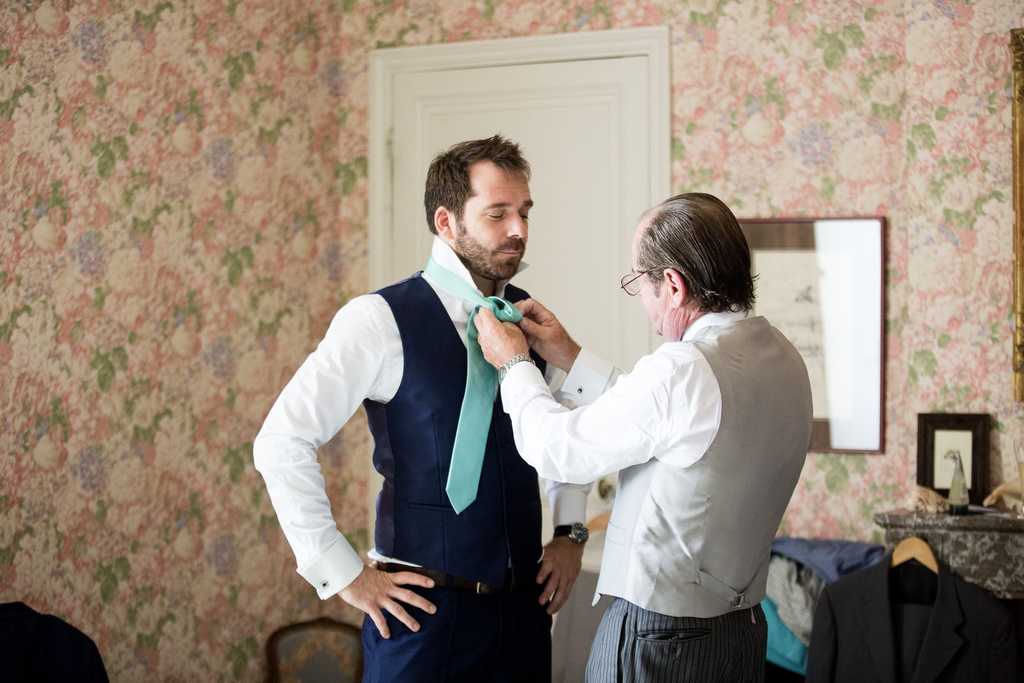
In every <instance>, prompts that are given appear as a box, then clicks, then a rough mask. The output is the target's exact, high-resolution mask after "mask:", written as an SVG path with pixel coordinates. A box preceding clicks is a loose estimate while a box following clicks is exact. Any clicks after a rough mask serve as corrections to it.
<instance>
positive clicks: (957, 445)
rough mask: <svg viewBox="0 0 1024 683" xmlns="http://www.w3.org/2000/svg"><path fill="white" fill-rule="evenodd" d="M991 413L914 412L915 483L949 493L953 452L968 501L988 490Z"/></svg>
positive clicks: (974, 501) (977, 501)
mask: <svg viewBox="0 0 1024 683" xmlns="http://www.w3.org/2000/svg"><path fill="white" fill-rule="evenodd" d="M991 429H992V417H991V416H990V415H988V414H987V413H918V415H917V483H918V484H920V485H921V486H927V487H928V488H930V489H933V490H934V491H936V492H937V493H938V494H939V495H941V496H945V497H947V498H948V497H949V486H950V484H951V483H952V481H953V470H954V468H955V467H956V457H955V455H956V454H957V453H959V454H960V461H961V462H962V463H963V466H964V476H965V477H966V478H967V489H968V496H969V499H970V503H971V505H981V503H982V501H983V500H985V497H986V496H987V495H988V494H989V490H988V456H989V450H988V447H989V431H990V430H991Z"/></svg>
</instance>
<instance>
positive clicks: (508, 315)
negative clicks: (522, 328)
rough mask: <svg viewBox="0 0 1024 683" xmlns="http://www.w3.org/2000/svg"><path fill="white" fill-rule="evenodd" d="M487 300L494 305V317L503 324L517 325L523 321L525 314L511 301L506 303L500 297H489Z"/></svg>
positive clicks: (492, 308)
mask: <svg viewBox="0 0 1024 683" xmlns="http://www.w3.org/2000/svg"><path fill="white" fill-rule="evenodd" d="M487 300H488V301H490V302H491V304H492V305H491V312H492V313H494V317H495V318H497V319H498V320H500V321H501V322H510V323H517V322H519V321H520V320H522V319H523V314H522V313H520V312H519V309H518V308H516V307H515V304H513V303H512V302H511V301H506V300H505V299H502V298H501V297H500V296H489V297H487Z"/></svg>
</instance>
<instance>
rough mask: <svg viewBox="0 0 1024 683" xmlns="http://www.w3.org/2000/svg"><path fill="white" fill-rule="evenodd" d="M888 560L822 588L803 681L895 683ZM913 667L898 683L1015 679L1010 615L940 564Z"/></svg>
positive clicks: (1014, 644) (897, 676) (896, 666)
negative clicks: (909, 675)
mask: <svg viewBox="0 0 1024 683" xmlns="http://www.w3.org/2000/svg"><path fill="white" fill-rule="evenodd" d="M889 560H890V558H889V557H888V556H887V557H886V559H885V560H884V561H882V562H879V563H878V564H876V565H874V566H873V567H868V568H867V569H862V570H860V571H857V572H854V573H852V574H848V575H846V576H844V577H843V578H841V579H840V580H839V581H836V582H835V583H832V584H829V585H828V586H826V587H825V590H824V591H823V592H822V594H821V597H820V599H819V600H818V606H817V608H816V610H815V612H814V625H813V629H812V633H811V645H810V651H809V653H808V658H807V679H806V680H807V681H808V683H816V682H821V683H824V682H830V683H831V682H834V683H847V682H849V683H871V682H873V681H877V682H878V683H894V682H896V681H899V680H901V679H902V678H903V675H902V671H900V670H899V665H900V663H899V662H898V661H897V657H896V644H895V642H896V641H895V638H897V637H900V634H894V632H893V618H892V608H891V605H890V602H889V580H890V571H889ZM923 636H924V637H923V642H922V645H921V651H920V655H919V656H918V660H917V667H916V669H915V670H914V671H913V675H912V676H911V677H910V678H909V679H907V680H906V681H905V683H938V682H942V683H959V682H961V681H962V682H963V683H984V682H992V683H994V682H996V681H999V682H1002V681H1007V682H1008V683H1009V682H1011V681H1012V682H1013V683H1019V682H1020V681H1021V676H1020V670H1019V668H1018V667H1019V664H1018V660H1017V627H1016V622H1015V621H1014V616H1013V613H1012V612H1011V611H1010V610H1009V608H1007V607H1006V606H1005V605H1003V604H1002V603H1001V602H999V601H998V600H996V599H995V598H993V597H992V596H991V595H989V594H988V593H986V592H985V591H983V590H982V589H980V588H978V587H976V586H972V585H970V584H968V583H966V582H965V581H962V580H961V579H959V578H957V577H955V576H953V575H952V574H951V573H950V572H949V570H948V569H947V568H946V567H945V566H943V565H942V564H940V565H939V574H938V581H937V594H936V597H935V603H934V605H933V606H932V608H931V616H930V618H929V619H928V621H927V626H926V628H925V630H924V633H923Z"/></svg>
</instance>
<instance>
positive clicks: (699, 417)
mask: <svg viewBox="0 0 1024 683" xmlns="http://www.w3.org/2000/svg"><path fill="white" fill-rule="evenodd" d="M622 288H623V289H624V290H625V291H626V293H628V294H630V295H637V294H639V295H640V299H641V301H642V303H643V305H644V308H645V309H646V311H647V314H648V316H649V317H650V319H651V322H652V324H653V325H654V329H655V331H656V332H657V333H658V334H659V335H662V336H664V337H665V338H666V340H667V341H666V343H665V344H663V345H662V346H661V347H660V348H659V349H658V350H657V351H655V352H654V353H652V354H650V355H648V356H645V357H644V358H642V359H640V361H638V362H637V364H636V366H635V367H634V368H633V370H632V372H630V373H629V374H622V373H621V372H619V371H617V370H615V369H614V368H612V367H611V366H610V365H607V364H606V365H605V367H606V370H605V371H604V372H603V373H601V374H599V375H598V376H597V377H595V376H594V374H593V373H594V370H593V368H596V367H600V365H599V364H598V363H597V362H595V360H594V358H593V357H592V356H591V355H589V354H588V353H587V352H586V351H581V349H580V347H579V345H577V344H576V343H575V342H574V341H573V340H572V338H571V337H569V335H568V334H567V333H566V331H565V330H564V328H563V327H562V326H561V324H560V323H559V322H558V320H557V319H556V318H555V317H554V315H552V314H551V313H550V312H549V311H547V310H546V309H545V308H544V307H543V306H541V305H540V304H539V303H537V302H536V301H534V300H532V299H531V300H527V301H524V302H519V303H517V304H516V305H517V307H518V308H519V309H520V311H521V312H522V313H523V315H524V316H525V317H524V318H523V320H522V321H520V322H519V323H518V326H517V325H516V324H513V323H510V322H503V323H500V322H498V321H497V320H496V319H495V318H494V316H493V315H491V314H490V313H489V312H487V311H485V310H481V311H480V313H479V314H478V315H477V317H476V323H477V328H478V330H479V340H480V344H481V347H482V349H483V353H484V357H485V358H486V359H487V360H488V361H489V362H490V363H492V364H493V365H495V366H496V367H499V368H501V370H500V371H499V375H501V376H503V380H502V383H501V396H502V401H503V405H504V408H505V410H506V411H507V412H508V414H509V415H510V417H511V419H512V426H513V433H514V436H515V441H516V445H517V447H518V449H519V452H520V454H521V455H522V457H523V458H524V459H525V460H526V461H527V462H528V463H530V464H531V465H533V466H534V467H536V468H537V471H538V473H539V474H540V475H541V476H543V477H550V478H552V479H556V480H559V481H565V482H589V481H594V480H595V479H598V478H599V477H602V476H604V475H606V474H609V473H611V472H615V471H616V470H621V471H620V474H619V491H618V494H617V496H616V500H615V506H614V509H613V510H612V515H611V521H610V523H609V526H608V532H607V537H606V540H605V550H604V557H603V560H602V565H601V576H600V578H599V580H598V588H597V591H598V593H599V594H605V595H611V596H614V597H615V598H616V600H615V601H614V603H613V604H612V606H611V607H610V608H609V609H608V611H607V612H606V613H605V616H604V618H603V620H602V623H601V627H600V629H599V630H598V634H597V637H596V639H595V641H594V644H593V647H592V649H591V653H590V661H589V663H588V665H587V680H588V681H592V682H594V681H659V682H660V681H684V680H685V681H730V682H734V681H760V680H763V678H764V666H765V649H766V639H767V627H766V625H765V618H764V614H763V612H762V611H761V607H760V605H759V603H760V602H761V600H762V599H764V597H765V582H766V578H767V572H768V560H769V554H770V549H771V543H772V539H773V537H774V536H775V533H776V531H777V530H778V527H779V523H780V521H781V519H782V515H783V513H784V512H785V510H786V506H787V504H788V502H789V499H790V497H791V495H792V493H793V489H794V488H795V486H796V483H797V480H798V479H799V476H800V471H801V469H802V467H803V463H804V459H805V457H806V453H807V449H808V446H809V443H810V436H811V421H812V413H811V389H810V383H809V381H808V377H807V369H806V367H805V366H804V363H803V360H802V359H801V358H800V355H799V353H798V352H797V351H796V349H795V348H794V347H793V345H792V344H791V343H790V342H789V341H788V340H787V339H786V338H785V337H784V336H783V335H782V334H781V333H780V332H779V331H778V330H776V329H775V328H773V327H772V326H771V325H770V324H769V323H768V321H767V320H765V319H764V318H763V317H756V316H753V315H750V310H751V308H752V306H753V302H754V285H753V278H752V276H751V264H750V252H749V250H748V248H747V243H746V240H745V238H744V237H743V233H742V231H741V230H740V227H739V224H738V223H737V221H736V218H735V216H733V214H732V212H731V211H730V210H729V209H728V207H726V206H725V204H723V203H722V202H721V201H719V200H718V199H716V198H715V197H712V196H710V195H706V194H696V193H695V194H684V195H679V196H677V197H673V198H672V199H669V200H667V201H665V202H663V203H662V204H660V205H658V206H656V207H654V208H653V209H651V210H649V211H648V212H647V213H645V214H644V216H642V218H641V220H640V224H639V225H638V227H637V230H636V235H635V237H634V239H633V272H632V273H631V274H629V275H627V276H626V277H624V278H623V279H622ZM524 333H525V335H524ZM530 347H532V348H533V349H534V350H535V351H537V352H539V353H540V354H541V356H543V357H544V358H545V359H546V360H547V361H548V362H549V363H551V364H553V365H555V366H557V367H560V368H562V369H564V370H566V371H567V372H568V373H569V376H568V378H567V379H566V381H565V383H564V384H563V391H565V390H567V389H569V390H572V388H573V387H578V389H579V391H578V392H577V396H578V399H579V400H578V402H579V403H581V404H585V405H582V407H580V408H577V409H575V410H569V409H567V408H565V407H563V406H561V405H559V404H558V403H556V402H555V401H554V400H553V399H552V397H551V393H550V391H549V390H548V388H547V386H546V385H545V384H544V381H543V377H542V376H541V374H540V373H539V372H538V371H537V370H536V368H535V367H533V366H532V365H531V364H530V363H529V362H523V361H524V359H523V356H522V354H525V353H526V352H528V350H529V349H530Z"/></svg>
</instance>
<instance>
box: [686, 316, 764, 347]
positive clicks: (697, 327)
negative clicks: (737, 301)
mask: <svg viewBox="0 0 1024 683" xmlns="http://www.w3.org/2000/svg"><path fill="white" fill-rule="evenodd" d="M749 313H750V312H749V311H726V312H725V313H705V314H704V315H702V316H701V317H699V318H697V319H696V320H694V321H693V322H692V323H690V326H689V327H687V328H686V332H683V338H682V339H681V340H680V341H693V339H694V338H695V337H697V334H698V333H699V332H700V331H701V330H704V329H706V328H708V327H715V326H716V325H728V324H730V323H735V322H739V321H740V320H744V319H745V318H746V317H747V315H748V314H749Z"/></svg>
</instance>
